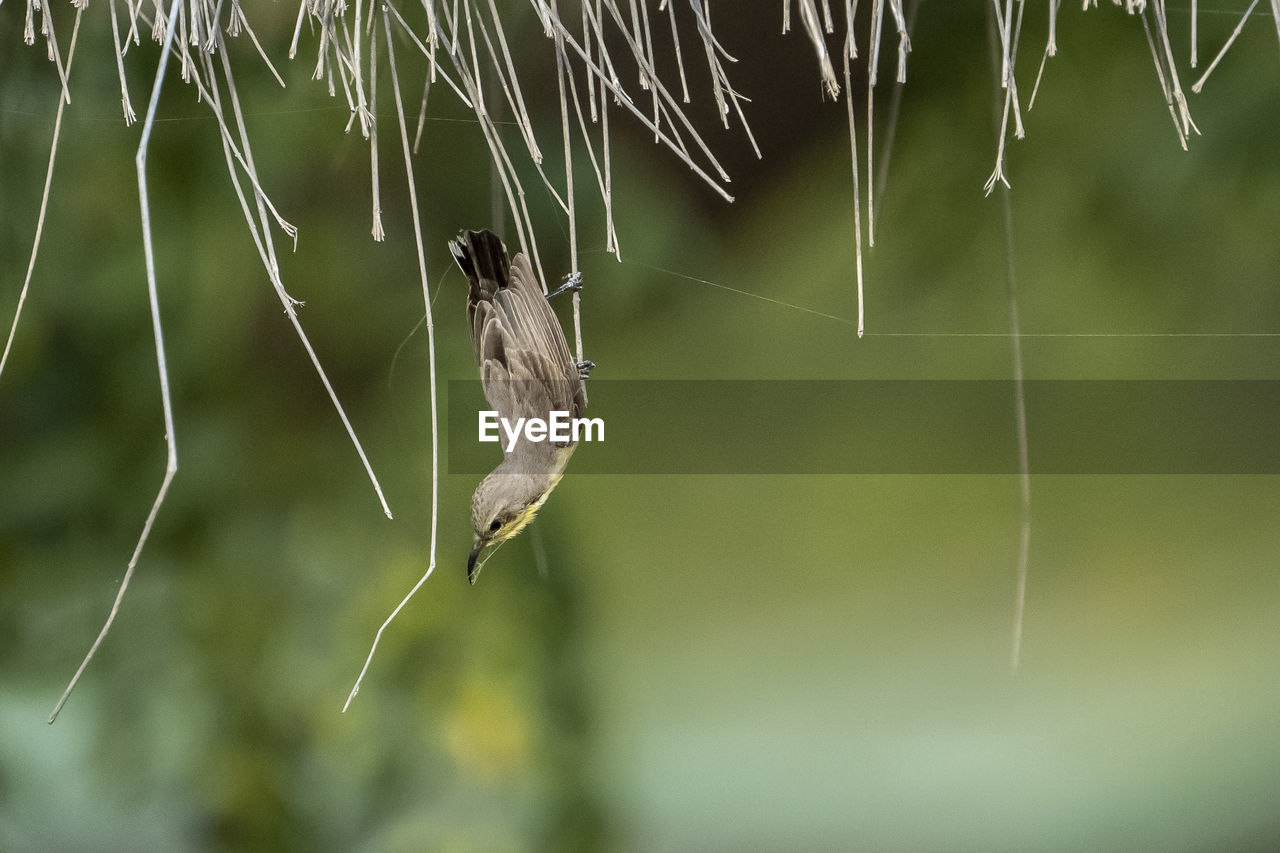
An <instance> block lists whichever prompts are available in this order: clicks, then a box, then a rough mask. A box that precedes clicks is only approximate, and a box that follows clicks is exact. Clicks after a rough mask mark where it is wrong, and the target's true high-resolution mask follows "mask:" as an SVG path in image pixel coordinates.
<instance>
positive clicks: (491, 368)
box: [468, 253, 586, 421]
mask: <svg viewBox="0 0 1280 853" xmlns="http://www.w3.org/2000/svg"><path fill="white" fill-rule="evenodd" d="M468 307H469V308H470V309H471V311H470V314H471V335H472V340H473V343H474V344H475V350H476V361H477V363H478V365H479V367H480V376H481V380H482V383H483V385H484V394H485V399H487V400H488V401H489V404H490V405H491V406H493V407H494V408H495V409H496V410H497V411H498V413H499V415H501V416H502V417H505V418H507V419H509V420H512V421H514V419H515V418H519V417H525V418H528V417H538V418H543V419H545V418H547V417H548V413H549V412H551V411H567V412H569V413H570V416H571V417H580V416H581V414H582V411H583V409H585V408H586V392H585V389H584V388H583V383H582V378H581V377H580V376H579V375H578V368H577V366H576V365H575V364H574V361H573V358H572V356H571V355H570V354H569V345H568V343H566V341H565V338H564V332H563V331H561V329H560V321H559V320H558V319H556V315H555V312H553V311H552V310H551V306H550V305H549V304H548V303H547V299H546V297H545V296H544V295H543V293H542V290H541V288H539V287H538V285H537V281H536V279H535V278H534V277H533V269H532V268H531V267H530V265H529V259H528V257H526V256H525V255H524V254H523V253H522V254H518V255H516V256H515V259H514V260H513V261H512V263H511V273H510V284H509V286H507V287H504V288H501V289H499V290H498V291H497V292H496V293H494V294H493V295H492V297H491V298H489V299H487V300H483V301H479V302H476V303H474V304H472V305H470V306H468Z"/></svg>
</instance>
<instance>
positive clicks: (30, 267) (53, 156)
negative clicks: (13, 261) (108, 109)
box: [0, 9, 84, 376]
mask: <svg viewBox="0 0 1280 853" xmlns="http://www.w3.org/2000/svg"><path fill="white" fill-rule="evenodd" d="M83 14H84V10H83V9H77V10H76V21H75V24H74V25H73V26H72V28H71V44H70V45H69V46H68V48H67V65H66V76H67V77H70V76H71V62H72V60H73V59H75V54H76V39H77V37H78V36H79V35H80V16H81V15H83ZM69 103H71V99H70V98H69V97H66V96H65V95H64V94H63V93H62V92H59V93H58V110H57V112H56V113H55V115H54V119H53V141H52V142H50V143H49V166H48V168H47V169H46V170H45V174H44V191H43V192H42V193H41V194H40V213H39V214H38V215H37V216H36V235H35V237H34V239H33V240H32V241H31V257H30V258H29V259H28V260H27V274H26V276H25V277H24V278H23V280H22V289H21V290H19V291H18V305H17V307H16V308H14V309H13V322H12V323H11V324H9V336H8V337H7V338H6V339H5V342H4V352H3V353H0V376H3V375H4V366H5V364H7V363H8V361H9V351H10V350H11V349H12V348H13V339H14V336H15V335H17V334H18V321H19V320H21V319H22V307H23V306H24V305H25V304H26V302H27V294H28V293H29V292H30V290H31V276H32V275H33V274H34V273H35V269H36V257H37V256H38V255H39V254H40V241H41V239H42V238H43V237H44V220H45V215H46V213H47V212H48V210H49V191H50V189H51V188H52V187H53V164H54V162H55V161H56V160H57V157H58V140H59V139H61V138H62V114H63V112H64V111H65V110H66V107H67V104H69Z"/></svg>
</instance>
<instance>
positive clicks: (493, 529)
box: [489, 518, 502, 533]
mask: <svg viewBox="0 0 1280 853" xmlns="http://www.w3.org/2000/svg"><path fill="white" fill-rule="evenodd" d="M501 527H502V522H501V521H499V520H498V519H496V518H495V519H494V520H493V521H492V522H490V524H489V532H490V533H497V532H498V530H499V529H500V528H501Z"/></svg>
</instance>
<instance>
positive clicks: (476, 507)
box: [467, 466, 559, 584]
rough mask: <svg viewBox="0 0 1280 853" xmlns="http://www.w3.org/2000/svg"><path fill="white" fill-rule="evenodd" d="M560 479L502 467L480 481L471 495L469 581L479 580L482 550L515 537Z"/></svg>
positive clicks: (530, 519)
mask: <svg viewBox="0 0 1280 853" xmlns="http://www.w3.org/2000/svg"><path fill="white" fill-rule="evenodd" d="M556 480H559V478H558V477H557V478H555V479H554V480H553V479H551V478H549V477H535V476H531V475H528V474H508V473H503V472H502V468H501V466H499V468H498V470H496V471H494V472H493V473H491V474H489V476H487V477H485V478H484V479H483V480H481V481H480V485H479V486H477V487H476V493H475V495H474V496H472V498H471V524H472V527H473V528H474V530H475V538H474V539H473V540H472V549H471V556H470V557H469V558H468V559H467V580H468V581H470V582H471V583H473V584H474V583H475V582H476V576H477V575H478V574H480V567H481V566H482V565H483V563H480V564H479V565H477V561H478V560H479V558H480V555H481V553H482V552H483V551H484V550H485V549H486V548H488V547H489V546H494V548H495V549H496V547H497V546H498V545H501V544H502V543H503V542H506V541H507V540H508V539H510V538H511V537H513V536H515V535H516V534H517V533H519V532H520V531H521V530H524V529H525V527H526V526H528V524H529V522H531V521H533V517H534V516H535V515H537V513H538V509H539V508H540V507H541V506H542V503H543V501H545V500H546V499H547V495H549V494H551V490H552V489H553V488H555V485H556Z"/></svg>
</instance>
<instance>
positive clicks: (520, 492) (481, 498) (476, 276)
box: [449, 230, 595, 585]
mask: <svg viewBox="0 0 1280 853" xmlns="http://www.w3.org/2000/svg"><path fill="white" fill-rule="evenodd" d="M449 251H450V253H451V254H452V255H453V258H454V260H455V261H456V262H457V264H458V267H459V268H460V269H461V270H462V272H463V274H464V275H466V277H467V280H468V283H469V285H470V287H469V289H468V291H467V320H468V323H469V325H470V328H471V342H472V344H473V345H474V348H475V359H476V366H477V367H478V368H479V369H480V381H481V385H482V386H483V389H484V396H485V399H486V400H488V401H489V405H490V406H492V407H493V409H494V410H496V411H497V413H498V416H499V417H500V418H502V419H505V420H506V421H508V422H509V423H516V422H517V419H518V418H526V419H528V418H542V419H543V420H548V419H549V417H550V414H551V412H568V413H569V416H570V417H572V418H578V417H581V415H582V412H583V411H584V410H585V409H586V407H587V389H586V379H587V375H588V374H589V373H590V372H591V368H593V367H595V365H594V364H593V363H592V362H589V361H583V362H575V361H574V359H573V357H572V356H571V355H570V353H569V344H568V343H567V342H566V341H565V337H564V331H563V330H562V329H561V328H560V321H559V320H558V319H557V318H556V315H555V312H554V311H552V310H551V305H550V304H549V300H550V299H551V297H552V296H555V295H557V294H559V293H562V292H565V291H569V290H581V289H582V277H581V275H579V274H577V273H575V274H573V275H570V276H568V277H567V279H566V281H565V284H564V286H562V287H560V288H559V289H557V290H556V291H554V292H553V293H551V294H549V295H548V294H544V292H543V290H542V288H541V287H540V286H539V284H538V280H537V278H536V277H535V276H534V274H533V267H532V266H531V265H530V263H529V257H528V256H527V255H526V254H524V253H523V252H520V253H518V254H517V255H516V256H515V257H514V258H513V259H511V260H508V256H507V248H506V246H504V245H503V243H502V240H501V239H500V238H499V237H498V235H497V234H494V233H493V232H492V231H488V230H482V231H467V230H464V231H462V232H460V233H459V234H458V236H457V237H455V238H454V239H453V240H451V241H449ZM575 447H576V442H575V441H562V442H553V441H543V442H534V441H527V440H523V439H520V440H518V441H517V442H516V443H515V446H514V447H512V448H508V447H507V445H506V444H505V443H504V444H503V459H502V462H501V463H499V464H498V466H497V467H496V468H494V470H493V471H491V472H490V473H489V474H488V475H487V476H486V477H485V478H484V479H483V480H481V481H480V484H479V485H478V486H477V487H476V491H475V494H474V495H473V496H472V498H471V523H472V527H473V529H474V538H473V540H472V550H471V555H470V556H469V557H468V559H467V580H468V582H469V583H471V584H473V585H474V584H475V582H476V577H477V575H479V573H480V568H481V567H482V566H483V565H484V563H483V561H481V562H479V563H478V564H477V561H478V560H479V558H480V556H481V554H482V552H484V550H485V549H486V548H487V547H489V546H494V547H495V548H496V546H498V545H500V544H502V543H503V542H506V541H507V540H508V539H510V538H512V537H513V536H515V535H516V534H518V533H519V532H520V531H522V530H524V528H525V527H527V526H528V524H529V522H531V521H533V518H534V516H535V515H536V514H537V512H538V510H539V509H540V508H541V507H542V505H543V503H545V502H546V500H547V497H548V496H549V495H550V494H551V491H552V489H554V488H555V487H556V485H557V484H558V483H559V482H560V478H561V477H562V476H563V475H564V470H565V466H566V465H567V464H568V462H569V457H570V456H572V455H573V451H574V449H575ZM491 553H492V552H491ZM486 559H487V558H486Z"/></svg>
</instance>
